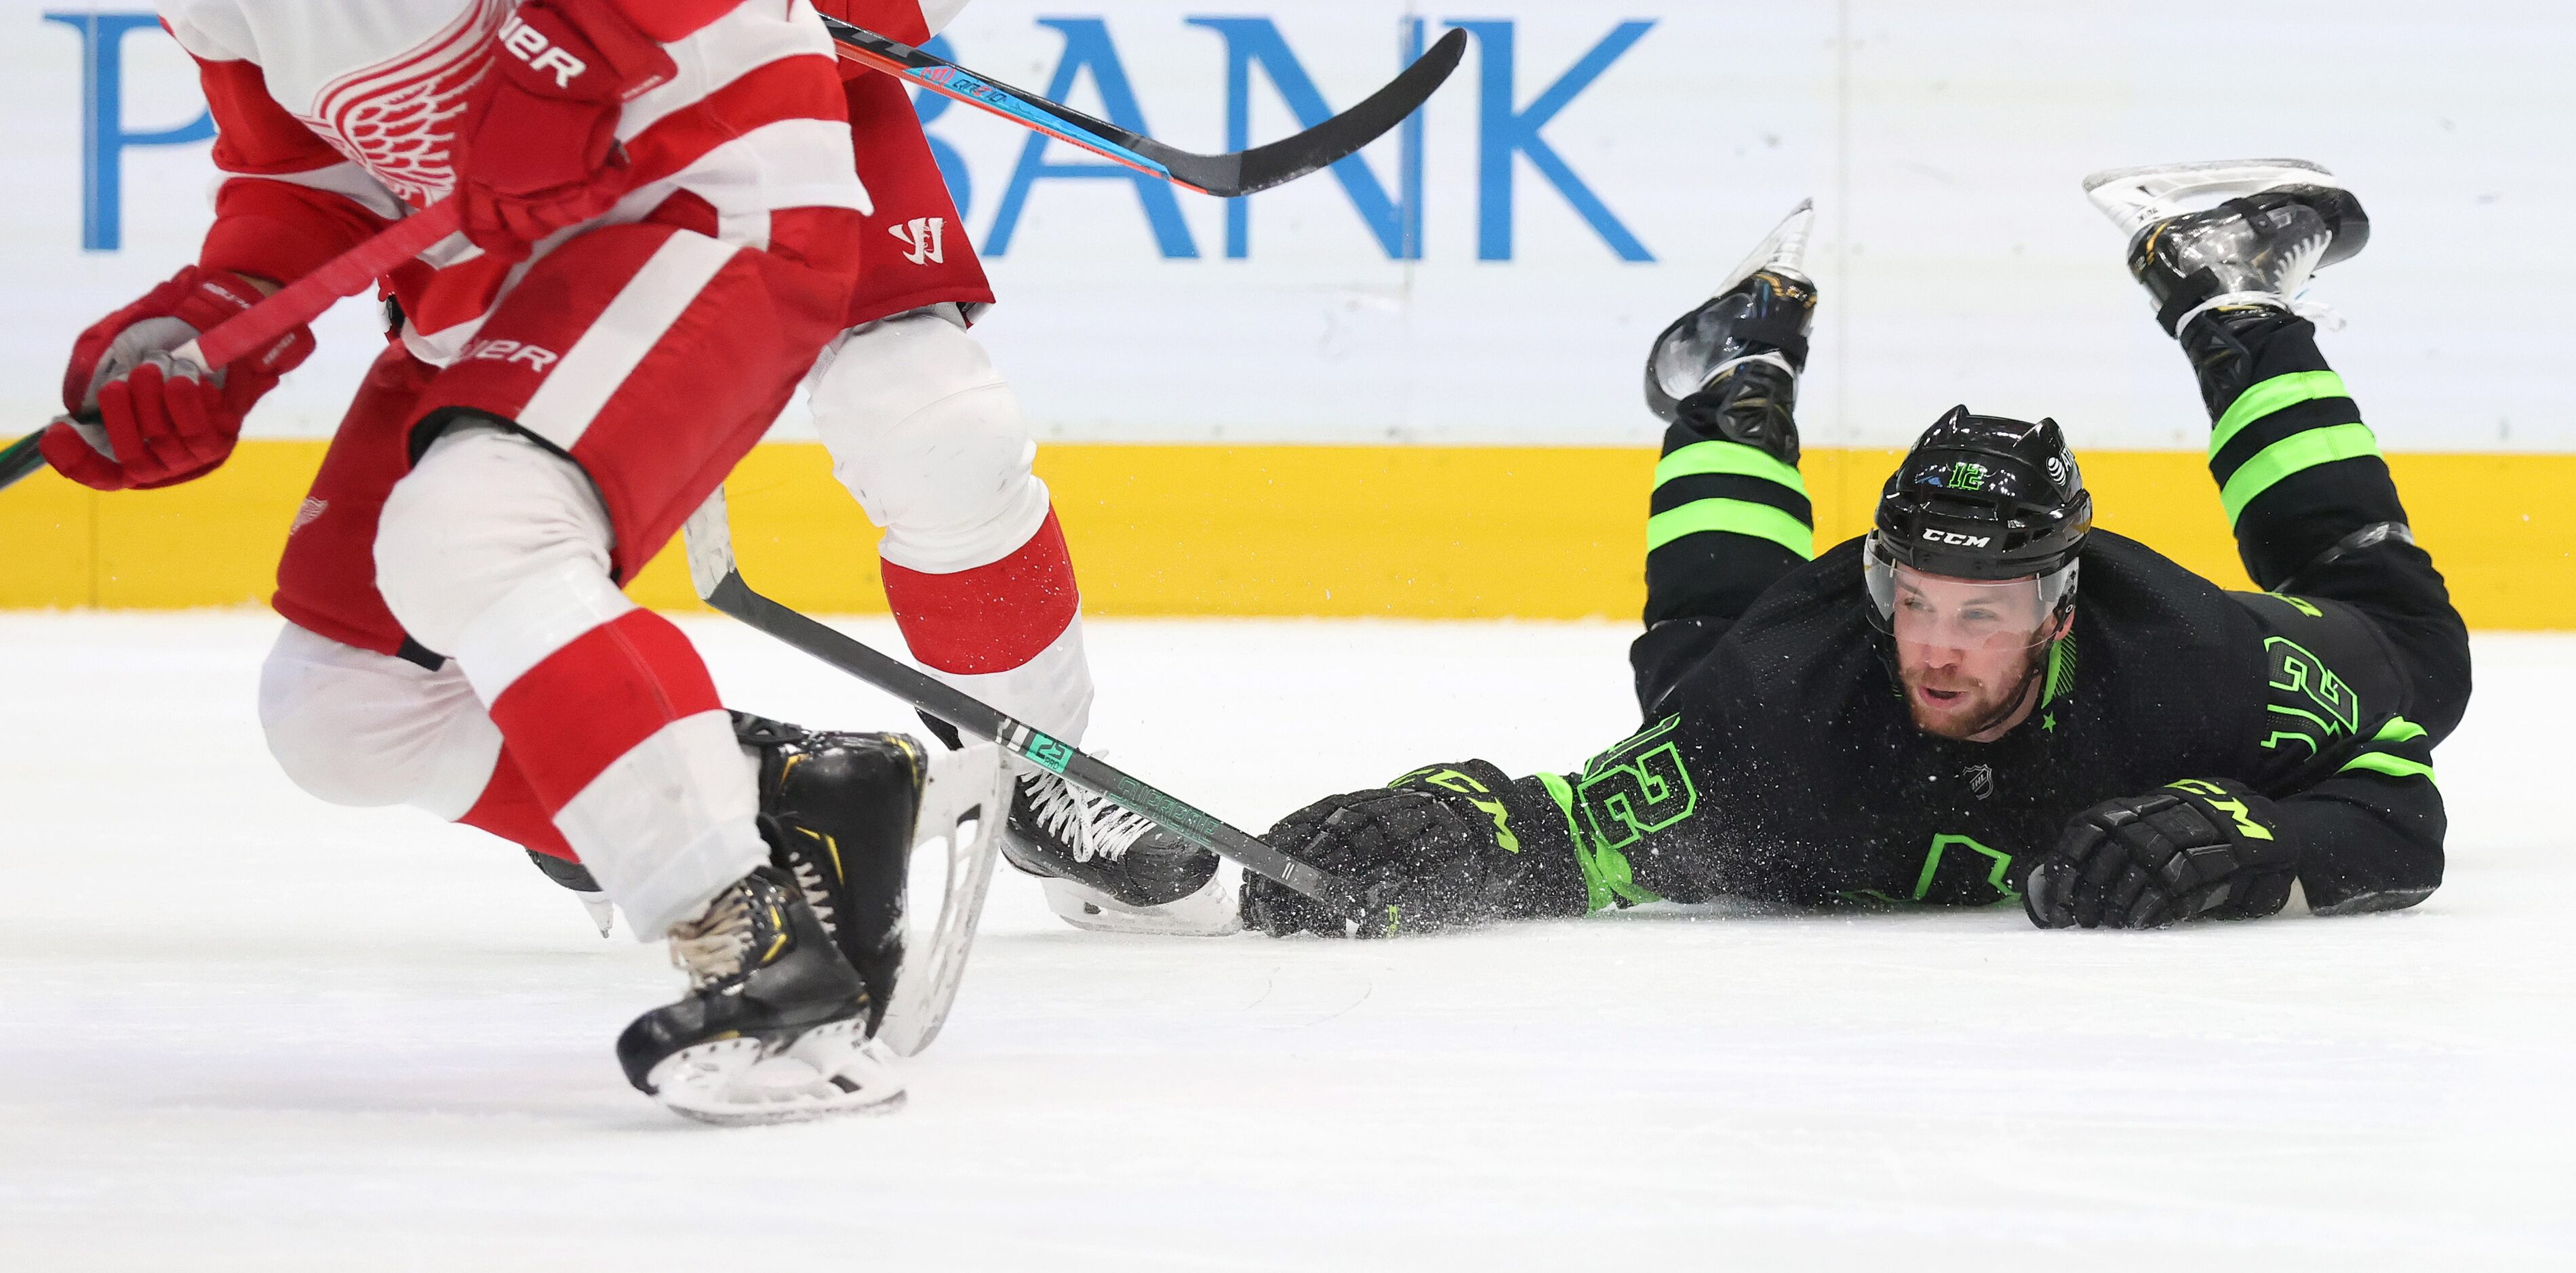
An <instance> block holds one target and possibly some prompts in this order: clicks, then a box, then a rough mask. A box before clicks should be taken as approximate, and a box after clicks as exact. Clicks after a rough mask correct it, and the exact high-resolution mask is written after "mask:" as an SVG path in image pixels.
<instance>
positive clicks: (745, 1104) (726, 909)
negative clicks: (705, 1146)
mask: <svg viewBox="0 0 2576 1273" xmlns="http://www.w3.org/2000/svg"><path fill="white" fill-rule="evenodd" d="M671 962H672V963H673V964H676V965H678V966H679V968H680V969H681V970H682V971H684V972H686V973H688V974H689V993H688V995H687V996H686V997H684V998H682V999H681V1000H680V1001H679V1002H677V1003H674V1004H671V1005H669V1006H667V1007H661V1008H656V1009H654V1010H653V1011H651V1012H648V1013H645V1014H644V1015H643V1016H640V1017H637V1018H636V1019H635V1021H634V1024H632V1025H629V1026H627V1027H626V1032H625V1033H624V1034H621V1035H619V1036H618V1038H617V1059H618V1061H619V1063H621V1064H622V1065H624V1066H625V1067H626V1077H627V1080H628V1081H629V1082H632V1083H633V1084H634V1085H635V1086H636V1088H637V1090H639V1091H643V1092H645V1093H648V1094H650V1095H651V1096H653V1097H654V1098H655V1099H657V1100H659V1101H661V1102H662V1103H663V1104H664V1105H667V1106H669V1107H670V1108H671V1109H672V1110H673V1111H674V1112H676V1113H679V1114H682V1115H685V1116H687V1117H689V1118H694V1119H698V1120H700V1121H702V1122H709V1123H721V1124H728V1125H736V1124H748V1123H777V1122H788V1121H792V1120H796V1119H805V1118H817V1117H821V1116H824V1115H828V1114H847V1113H857V1112H861V1111H870V1112H874V1111H883V1110H887V1109H891V1108H893V1107H894V1106H895V1104H896V1103H898V1102H900V1101H901V1100H902V1098H903V1082H902V1080H901V1079H900V1078H899V1077H897V1076H896V1074H895V1072H894V1071H893V1069H892V1068H890V1067H889V1065H888V1064H887V1062H886V1060H885V1057H884V1055H883V1053H882V1051H881V1049H880V1048H879V1047H878V1046H877V1045H873V1044H871V1043H870V1042H869V1041H868V1038H867V1022H868V1017H869V1013H870V1005H869V1001H868V988H867V985H866V983H865V982H863V981H861V980H860V979H859V974H858V970H856V969H854V968H852V967H850V961H848V960H847V959H844V958H842V957H841V952H840V950H839V948H837V947H835V946H834V945H833V944H832V939H831V937H830V935H829V934H827V933H825V932H824V931H823V923H822V921H821V920H819V919H817V918H815V916H814V912H813V910H812V908H810V907H808V906H807V905H806V904H805V898H804V895H803V893H802V892H800V891H799V890H798V889H797V887H796V885H795V883H794V882H793V881H791V880H790V879H789V878H788V877H787V874H786V873H785V872H783V871H780V870H779V869H778V868H776V867H771V866H764V867H761V868H760V869H759V870H756V871H753V872H752V873H751V874H749V875H746V876H744V877H743V878H742V879H741V880H740V881H739V882H737V883H735V884H734V885H733V886H732V887H731V888H728V889H726V890H725V891H724V892H722V893H720V894H718V895H717V896H716V899H715V900H714V901H712V902H709V903H708V904H707V908H706V909H705V910H704V911H702V912H700V913H699V914H698V916H697V917H696V918H694V919H689V920H684V921H682V922H681V923H679V924H677V925H675V926H673V928H672V929H671Z"/></svg>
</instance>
